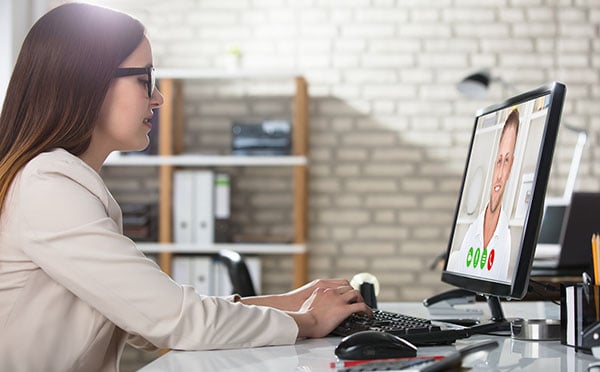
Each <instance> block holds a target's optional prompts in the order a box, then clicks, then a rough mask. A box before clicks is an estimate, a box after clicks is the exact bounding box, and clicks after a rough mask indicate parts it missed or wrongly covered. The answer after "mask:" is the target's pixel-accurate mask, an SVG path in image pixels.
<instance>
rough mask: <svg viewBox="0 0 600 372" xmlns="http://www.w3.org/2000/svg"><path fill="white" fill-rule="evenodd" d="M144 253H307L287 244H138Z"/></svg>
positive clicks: (304, 246) (294, 245) (298, 246)
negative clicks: (226, 251)
mask: <svg viewBox="0 0 600 372" xmlns="http://www.w3.org/2000/svg"><path fill="white" fill-rule="evenodd" d="M137 246H138V247H139V248H140V250H141V251H142V252H144V253H163V252H169V253H192V254H203V253H217V252H219V251H220V250H221V249H230V250H234V251H236V252H238V253H240V254H296V253H306V245H304V244H291V243H290V244H285V243H214V244H201V243H188V244H183V243H137Z"/></svg>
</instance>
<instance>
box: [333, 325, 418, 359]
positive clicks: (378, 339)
mask: <svg viewBox="0 0 600 372" xmlns="http://www.w3.org/2000/svg"><path fill="white" fill-rule="evenodd" d="M335 355H337V356H338V357H339V358H341V359H347V360H360V359H385V358H408V357H415V356H417V347H416V346H415V345H413V344H411V343H410V342H408V341H406V340H403V339H402V338H400V337H398V336H394V335H392V334H390V333H385V332H378V331H362V332H358V333H355V334H353V335H350V336H347V337H345V338H344V339H342V341H341V342H340V344H339V345H338V346H337V347H336V348H335Z"/></svg>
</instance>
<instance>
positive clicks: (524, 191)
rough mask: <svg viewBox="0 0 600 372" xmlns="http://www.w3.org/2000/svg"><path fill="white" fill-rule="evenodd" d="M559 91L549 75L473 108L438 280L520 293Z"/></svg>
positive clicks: (537, 219) (487, 290)
mask: <svg viewBox="0 0 600 372" xmlns="http://www.w3.org/2000/svg"><path fill="white" fill-rule="evenodd" d="M564 97H565V86H564V85H563V84H561V83H556V82H554V83H551V84H548V85H545V86H542V87H540V88H537V89H535V90H532V91H529V92H526V93H523V94H520V95H518V96H516V97H513V98H510V99H508V100H506V101H504V102H502V103H499V104H496V105H493V106H489V107H486V108H483V109H481V110H479V111H478V112H477V113H476V116H475V125H474V129H473V134H472V138H471V145H470V149H469V153H468V156H467V165H466V169H465V172H464V176H463V181H462V189H461V192H460V196H459V201H458V206H457V210H456V214H455V217H454V224H453V228H452V232H451V235H450V240H449V245H448V251H447V255H446V264H445V267H444V271H443V273H442V281H444V282H446V283H450V284H453V285H456V286H458V287H462V288H465V289H469V290H472V291H474V292H476V293H480V294H485V295H491V296H497V297H499V298H522V297H523V296H524V295H525V293H526V290H527V285H528V282H529V271H530V269H531V263H532V261H533V255H534V253H535V246H536V242H537V237H538V232H539V228H540V223H541V216H542V212H543V206H544V196H545V193H546V186H547V183H548V175H549V173H550V166H551V163H552V155H553V152H554V145H555V143H556V136H557V133H558V126H559V123H560V115H561V111H562V106H563V101H564Z"/></svg>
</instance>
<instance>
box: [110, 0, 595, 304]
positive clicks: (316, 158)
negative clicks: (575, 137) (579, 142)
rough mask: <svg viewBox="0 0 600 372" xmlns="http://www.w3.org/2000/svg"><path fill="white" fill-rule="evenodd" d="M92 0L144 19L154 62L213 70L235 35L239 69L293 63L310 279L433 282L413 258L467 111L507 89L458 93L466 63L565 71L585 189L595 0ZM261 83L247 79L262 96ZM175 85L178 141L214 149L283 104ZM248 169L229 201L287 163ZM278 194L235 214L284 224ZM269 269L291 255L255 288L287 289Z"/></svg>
mask: <svg viewBox="0 0 600 372" xmlns="http://www.w3.org/2000/svg"><path fill="white" fill-rule="evenodd" d="M103 3H105V4H106V5H109V6H112V7H115V8H117V9H123V10H125V11H128V12H130V13H131V14H133V15H134V16H136V17H139V18H140V19H141V20H142V21H143V22H144V23H145V24H146V25H147V27H148V33H149V36H150V38H151V40H152V42H153V47H154V51H155V62H156V64H157V65H158V66H159V67H215V68H219V67H221V66H222V61H223V55H224V53H225V51H226V50H227V48H229V47H231V46H238V47H239V48H240V49H241V50H242V51H243V53H244V59H243V66H244V68H268V69H274V70H275V69H288V68H295V69H297V70H299V71H302V72H303V73H304V74H305V76H306V77H307V78H308V80H309V85H310V92H311V96H312V100H311V139H310V146H311V148H310V153H311V156H310V164H311V168H310V213H309V215H310V243H309V250H310V254H311V258H310V277H311V278H316V277H340V276H346V277H348V276H350V275H352V273H356V272H361V271H370V272H372V273H374V274H375V275H377V276H378V277H380V279H381V282H382V283H381V284H382V287H383V291H382V293H381V296H380V297H381V300H383V301H386V300H420V299H422V298H423V297H425V296H427V295H431V294H434V293H437V292H439V291H441V290H443V289H445V288H446V286H445V285H443V284H441V283H440V282H439V273H437V272H433V273H432V272H429V271H428V269H427V267H428V264H429V263H430V261H431V260H432V259H433V257H434V256H435V255H436V254H437V253H438V252H440V251H443V250H445V249H446V245H447V239H448V233H449V229H450V224H451V222H452V218H453V213H454V208H455V205H456V198H457V192H458V188H459V186H460V182H461V175H462V171H463V166H464V160H465V156H466V150H467V149H466V146H467V144H468V142H469V139H470V128H471V125H472V114H473V113H474V112H475V110H476V109H477V108H479V107H482V106H485V105H488V104H490V103H493V102H495V101H498V100H500V99H501V98H503V97H506V96H508V95H510V94H511V93H512V92H510V91H507V90H506V89H503V88H502V87H500V86H493V87H492V88H491V90H490V95H489V97H488V98H486V99H482V100H479V101H471V100H467V99H466V98H463V97H461V96H460V95H459V94H458V93H457V92H456V91H455V89H454V84H455V83H456V82H457V81H458V80H459V79H460V78H461V77H462V76H464V75H465V74H467V73H469V72H472V71H474V70H477V69H479V68H483V67H487V68H491V69H492V71H493V72H494V73H495V74H498V75H501V76H503V77H504V78H505V79H507V80H509V81H510V82H512V83H513V84H514V85H515V86H517V87H518V88H519V89H523V90H524V89H529V88H533V87H536V86H538V85H541V84H542V83H545V82H547V81H549V80H553V79H557V80H561V81H563V82H565V83H566V84H567V86H568V95H567V105H566V108H565V114H564V118H565V120H568V121H569V122H572V123H576V124H577V125H579V126H581V127H585V128H587V129H589V130H590V143H589V146H588V147H587V149H586V153H585V156H584V163H583V165H582V167H581V173H580V175H579V189H586V190H596V191H597V190H599V189H600V167H599V166H598V165H597V164H600V151H598V150H593V148H594V147H595V146H596V147H597V144H598V140H599V136H598V130H597V128H598V127H599V125H600V120H599V119H598V115H599V114H600V108H599V107H600V105H599V104H598V99H599V97H600V89H598V88H597V86H598V85H599V83H600V76H599V73H600V72H599V70H598V66H599V65H600V54H599V53H600V43H599V42H598V39H599V35H598V34H599V32H600V30H599V29H600V28H599V24H600V3H598V2H593V1H586V0H564V1H554V0H531V1H521V0H519V1H516V0H515V1H512V0H503V1H480V0H446V1H404V0H396V1H394V0H381V1H380V0H356V1H347V0H338V1H330V0H306V1H295V0H272V1H267V0H261V1H258V0H245V1H241V0H240V1H238V0H236V1H233V0H232V1H221V0H219V1H206V0H198V1H184V0H173V1H169V2H164V1H159V0H146V1H143V2H142V1H137V0H136V1H133V0H132V1H116V0H114V1H110V0H105V1H103ZM221 88H223V89H225V88H226V87H221ZM268 89H269V87H268V86H267V88H265V89H262V90H261V89H254V93H256V94H258V95H264V94H265V93H267V92H268V91H269V90H268ZM252 91H253V88H252V87H250V88H247V90H245V91H244V92H252ZM275 91H276V92H274V93H281V92H282V91H283V89H282V90H277V89H275ZM186 92H187V97H186V102H187V107H186V120H187V125H188V130H189V131H190V138H189V141H188V143H186V145H187V146H188V148H189V149H190V150H192V151H211V150H212V151H223V150H226V149H227V146H228V143H229V142H228V141H229V140H228V137H227V128H228V126H227V123H228V117H231V116H234V117H238V118H241V117H244V116H245V115H246V114H249V115H250V116H252V117H261V116H262V115H264V114H268V112H269V111H270V110H271V109H272V110H273V111H274V112H275V113H276V114H278V115H282V113H283V112H287V113H289V105H287V104H286V103H285V102H286V101H285V99H283V100H279V99H278V98H275V99H272V97H267V98H266V99H265V98H264V97H261V98H256V101H255V100H254V98H252V97H250V98H244V97H239V95H237V96H236V95H234V98H231V97H230V96H229V97H228V96H227V93H226V90H224V91H223V92H222V94H221V95H220V97H217V98H215V96H214V95H213V93H214V92H215V90H214V89H213V88H212V87H202V86H197V85H196V84H193V85H190V87H189V88H187V91H186ZM242 96H243V94H242ZM236 97H239V99H238V98H236ZM228 98H229V99H228ZM284 98H285V97H284ZM288 98H289V97H288ZM211 123H213V124H211ZM214 123H216V124H214ZM206 138H209V140H208V141H207V140H206ZM209 142H210V144H209ZM570 145H572V141H570V140H566V141H563V142H560V144H559V151H557V158H558V159H559V162H558V163H559V164H557V167H556V169H554V170H553V180H552V181H551V184H550V189H551V193H553V194H554V195H556V194H560V193H561V191H562V190H561V187H562V184H563V183H564V179H565V177H566V172H567V171H568V164H569V156H570V147H569V146H570ZM211 146H212V147H211ZM219 146H220V149H219V148H217V147H219ZM559 154H560V155H559ZM113 172H114V173H118V172H116V171H112V170H110V173H111V175H112V174H113ZM249 173H250V172H246V173H245V175H246V176H251V177H252V178H251V179H249V180H246V179H240V180H239V181H238V182H239V185H238V186H237V187H239V188H240V189H242V188H243V189H244V190H245V191H248V192H250V196H249V197H247V198H245V199H244V200H241V201H238V202H239V203H240V204H239V207H240V208H241V207H244V208H250V209H252V208H257V207H259V206H260V207H262V206H263V205H264V204H268V203H267V202H266V201H265V199H264V198H263V197H261V196H257V195H258V194H259V190H260V189H261V188H263V187H264V186H265V185H279V184H280V183H281V184H282V185H283V186H282V188H284V190H279V187H277V188H278V190H277V193H281V195H285V193H286V190H285V185H286V184H285V179H286V177H288V175H286V174H283V175H279V176H278V175H275V178H276V179H275V180H274V181H273V180H271V181H269V182H268V183H263V182H261V181H260V179H261V177H262V176H261V174H260V173H259V174H258V175H256V174H254V175H251V174H249ZM127 175H129V173H127ZM269 177H271V175H269ZM109 182H110V185H111V186H113V187H114V188H117V189H120V191H121V193H122V194H124V195H125V196H131V195H134V194H135V192H133V190H134V189H135V188H136V187H138V183H137V182H131V180H129V181H122V180H121V181H119V180H117V179H114V180H113V179H112V178H111V179H110V181H109ZM152 185H153V183H152V182H148V183H147V186H149V187H150V186H152ZM288 186H289V185H288ZM127 190H131V191H132V192H131V193H128V192H127ZM255 193H256V195H255ZM277 200H278V201H279V200H283V197H282V196H281V197H279V196H278V197H277ZM253 201H254V202H253ZM254 203H255V204H256V205H254ZM286 208H287V209H289V204H286V203H283V204H282V205H281V206H279V205H276V206H275V207H274V209H275V211H273V212H265V211H264V210H262V208H260V209H261V210H260V211H257V212H252V211H244V212H240V215H239V216H238V217H237V218H238V220H239V221H240V222H247V221H254V222H253V223H252V225H255V224H257V218H255V216H260V219H264V223H265V225H263V226H261V225H260V223H259V222H260V221H258V225H257V226H252V227H251V228H250V229H251V230H252V231H255V230H257V231H262V230H273V231H289V230H286V228H285V227H283V225H279V224H277V223H275V222H274V221H273V220H274V219H278V218H280V217H281V216H285V218H284V220H285V219H287V220H289V216H288V215H287V214H286V213H285V211H286ZM254 213H258V214H254ZM271 213H272V214H271ZM283 222H287V221H283ZM281 267H284V268H285V267H287V268H288V269H289V270H291V260H290V259H288V258H282V257H273V258H269V259H268V260H266V264H265V265H264V270H265V273H264V278H265V283H264V284H263V288H264V289H265V290H266V291H268V292H277V291H280V290H285V289H287V288H288V287H289V285H290V275H288V273H281V272H280V271H281Z"/></svg>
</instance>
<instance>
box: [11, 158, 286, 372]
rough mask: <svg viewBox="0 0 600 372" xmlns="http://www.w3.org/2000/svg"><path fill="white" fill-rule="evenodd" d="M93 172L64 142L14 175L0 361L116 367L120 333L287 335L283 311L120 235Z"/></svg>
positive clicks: (27, 367) (151, 342)
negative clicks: (196, 280)
mask: <svg viewBox="0 0 600 372" xmlns="http://www.w3.org/2000/svg"><path fill="white" fill-rule="evenodd" d="M121 219H122V217H121V210H120V208H119V206H118V205H117V203H116V202H115V200H114V199H113V197H112V196H111V194H110V192H109V191H108V190H107V188H106V186H105V185H104V182H103V181H102V179H101V178H100V176H99V175H98V174H97V173H96V172H95V171H94V170H93V169H92V168H91V167H89V166H88V165H87V164H86V163H84V162H83V161H82V160H81V159H79V158H78V157H76V156H73V155H71V154H70V153H68V152H67V151H65V150H62V149H57V150H54V151H51V152H48V153H43V154H41V155H39V156H37V157H36V158H35V159H33V160H31V161H30V162H29V163H28V164H27V165H26V166H25V167H24V169H23V170H22V171H21V172H20V173H19V175H18V176H17V178H16V179H15V181H14V182H13V185H12V187H11V191H10V194H9V197H8V199H7V200H6V204H5V206H4V210H3V211H2V215H1V216H0V371H61V372H64V371H118V370H119V359H120V356H121V353H122V351H123V348H124V346H125V342H129V343H131V344H132V345H134V346H136V347H146V348H172V349H180V350H203V349H222V348H243V347H253V346H262V345H280V344H291V343H294V342H295V340H296V337H297V333H298V328H297V325H296V323H295V322H294V320H293V319H292V318H291V317H290V316H288V315H287V314H285V313H284V312H281V311H278V310H275V309H271V308H267V307H257V306H246V305H243V304H241V303H234V302H232V301H231V299H225V298H215V297H206V296H202V295H201V294H198V293H196V292H195V291H194V288H193V287H189V286H181V285H178V284H177V283H175V282H174V281H172V280H171V279H170V278H169V277H168V276H167V275H165V274H164V273H163V272H162V271H160V269H159V268H158V267H157V266H156V264H155V263H154V262H153V261H151V260H150V259H148V258H146V257H145V256H144V255H143V254H142V253H141V252H140V251H139V250H138V248H136V245H135V243H134V242H132V241H131V240H130V239H128V238H127V237H125V236H123V234H122V223H121V222H122V220H121Z"/></svg>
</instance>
